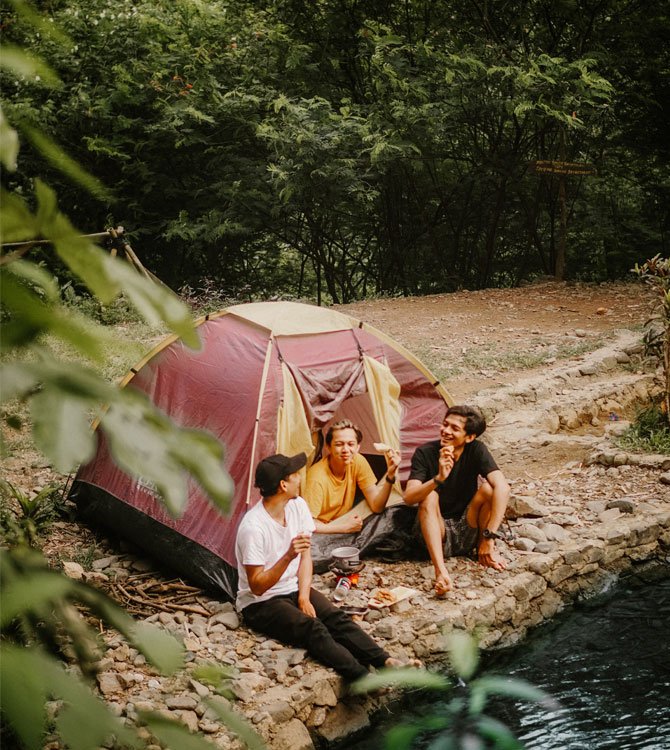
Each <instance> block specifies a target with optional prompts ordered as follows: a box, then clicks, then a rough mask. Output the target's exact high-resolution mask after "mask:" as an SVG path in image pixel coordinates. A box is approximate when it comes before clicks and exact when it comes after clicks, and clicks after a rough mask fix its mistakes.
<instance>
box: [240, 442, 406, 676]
mask: <svg viewBox="0 0 670 750" xmlns="http://www.w3.org/2000/svg"><path fill="white" fill-rule="evenodd" d="M305 463H306V457H305V454H304V453H299V454H298V455H297V456H291V457H289V456H284V455H282V454H277V455H274V456H270V457H269V458H265V459H263V460H262V461H261V462H260V463H259V464H258V466H257V467H256V487H258V488H259V489H260V491H261V495H262V501H261V502H259V503H257V504H256V505H255V506H254V507H253V508H251V510H250V511H249V512H248V513H247V514H246V515H245V516H244V518H243V519H242V522H241V523H240V526H239V528H238V531H237V540H236V543H235V555H236V557H237V570H238V574H239V590H238V594H237V609H238V610H239V611H240V613H241V614H242V617H243V619H244V621H245V622H246V624H247V625H248V626H249V627H251V628H252V629H253V630H256V631H258V632H260V633H263V634H265V635H268V636H270V637H271V638H275V639H276V640H278V641H282V642H284V643H288V644H289V645H291V646H296V647H299V648H305V649H307V652H308V653H309V654H310V656H312V657H314V658H315V659H316V660H318V661H320V662H321V663H322V664H325V665H326V666H329V667H332V668H333V669H334V670H335V671H336V672H338V673H339V674H341V675H342V677H344V678H345V679H346V680H348V681H353V680H356V679H358V678H359V677H363V676H364V675H366V674H368V667H369V666H375V667H398V666H402V662H401V661H400V660H399V659H394V658H392V657H391V656H389V654H388V653H387V652H386V651H384V649H383V648H381V646H379V645H378V644H377V643H376V642H375V641H374V640H373V639H372V638H371V637H370V636H369V635H368V634H367V633H366V632H365V631H364V630H362V629H361V628H360V627H359V626H358V625H357V624H356V623H355V622H354V621H353V620H352V619H351V618H350V617H349V616H348V615H347V614H346V613H345V612H343V611H342V610H340V609H338V608H337V607H336V606H335V605H334V604H332V603H331V602H330V601H329V599H327V598H326V597H325V596H324V595H323V594H321V593H320V592H318V591H316V590H315V589H313V588H311V584H312V556H311V552H310V538H311V535H312V532H313V531H314V521H313V519H312V515H311V513H310V512H309V509H308V507H307V503H305V501H304V500H303V499H302V497H300V495H299V493H300V474H299V473H298V472H299V471H300V469H302V467H303V466H304V465H305ZM415 665H416V666H418V663H415Z"/></svg>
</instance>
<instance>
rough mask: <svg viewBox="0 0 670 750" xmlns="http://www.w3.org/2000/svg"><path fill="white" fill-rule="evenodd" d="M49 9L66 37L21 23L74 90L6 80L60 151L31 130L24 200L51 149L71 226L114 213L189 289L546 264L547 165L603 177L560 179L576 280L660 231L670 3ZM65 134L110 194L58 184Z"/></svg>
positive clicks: (151, 261) (554, 190)
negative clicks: (543, 166)
mask: <svg viewBox="0 0 670 750" xmlns="http://www.w3.org/2000/svg"><path fill="white" fill-rule="evenodd" d="M48 13H49V17H50V18H53V19H54V20H55V21H57V24H51V23H43V25H44V26H47V27H49V26H51V27H53V26H56V25H59V26H62V27H63V28H64V30H65V32H66V34H67V38H68V39H69V42H68V44H67V45H62V44H57V43H56V42H55V41H54V40H53V39H52V38H50V37H48V36H45V35H44V32H43V31H41V30H40V31H39V33H38V30H37V29H36V28H35V27H33V26H31V25H30V24H26V23H10V24H9V25H8V27H7V31H6V35H7V36H8V41H9V42H10V43H14V44H23V45H25V46H27V47H28V48H29V49H31V50H34V51H35V52H36V53H38V54H40V55H41V56H42V57H45V58H47V59H48V60H49V62H50V66H51V69H52V70H53V71H54V72H55V73H57V74H58V76H60V79H61V80H62V82H63V84H64V85H62V86H61V87H60V88H57V89H55V88H53V87H49V86H45V85H44V80H45V76H44V75H43V74H42V73H40V72H37V71H36V69H34V68H31V67H30V65H31V64H32V63H34V62H35V60H36V55H35V56H32V57H31V58H30V59H28V58H25V59H24V63H25V65H23V66H21V68H20V71H21V75H22V78H21V79H20V80H19V82H18V85H14V83H15V82H13V81H12V82H11V85H8V86H4V87H3V95H4V98H5V107H6V111H7V112H9V113H10V115H11V117H12V121H13V122H14V123H15V124H16V123H18V124H19V126H20V129H21V132H22V133H23V134H24V136H25V139H28V138H29V137H30V136H29V134H30V133H31V132H32V130H31V129H35V127H36V126H38V125H39V127H41V128H42V129H43V130H44V131H46V136H47V137H48V138H49V139H50V140H51V142H52V143H51V144H50V145H49V146H47V145H46V143H45V141H44V140H43V141H41V142H39V143H37V142H35V141H31V143H33V147H31V148H30V149H26V150H25V151H24V153H23V154H22V157H21V159H22V165H23V169H22V171H21V175H18V174H17V175H16V176H15V177H13V178H12V179H11V180H10V181H11V182H14V183H15V184H16V185H17V186H18V187H21V189H22V190H24V191H25V193H26V194H28V193H29V191H30V190H31V186H30V184H29V182H28V180H27V179H26V177H24V175H30V174H32V173H35V169H34V164H35V162H36V161H37V159H38V158H41V157H40V156H39V155H38V152H39V150H40V148H41V149H42V150H43V152H47V151H49V152H53V156H52V158H51V163H52V164H53V165H55V166H54V168H53V169H51V170H50V171H49V172H48V179H49V182H50V184H52V185H55V186H57V187H58V192H59V196H60V197H61V201H62V202H63V205H67V206H68V213H69V214H70V215H72V216H73V217H74V218H75V220H76V222H77V223H79V224H81V225H82V226H84V225H88V227H89V228H91V229H99V228H100V227H102V226H104V225H107V224H108V222H109V217H110V216H112V217H113V216H118V218H119V219H122V223H124V225H126V226H130V227H132V228H133V231H134V234H133V236H134V239H135V240H136V242H137V246H138V247H139V248H141V249H142V251H143V253H144V258H145V260H146V262H147V266H148V267H151V268H152V269H153V270H154V271H155V272H157V273H158V275H159V276H160V277H161V278H164V279H165V280H166V281H167V282H168V283H170V284H171V285H172V286H174V287H175V288H176V287H179V286H182V285H184V284H188V285H190V286H191V287H192V288H194V289H197V288H198V287H199V285H200V279H201V278H205V277H207V278H209V279H213V280H215V281H216V283H217V285H218V287H219V289H220V292H221V295H222V297H224V298H225V299H239V298H243V299H252V298H253V299H262V298H268V297H272V296H273V295H277V294H281V295H288V296H289V297H297V298H301V297H316V298H317V299H318V300H320V301H326V302H327V301H343V302H344V301H350V300H352V299H355V298H361V297H367V296H369V295H376V294H380V293H387V294H388V293H391V294H396V293H402V294H408V293H430V292H440V291H451V290H454V289H458V288H462V287H466V288H473V287H480V286H484V285H491V284H498V285H511V284H516V283H518V282H519V280H520V279H523V278H527V277H529V276H532V275H533V274H537V273H548V272H551V271H552V270H553V268H554V263H555V256H556V252H557V248H556V237H557V232H558V227H559V223H560V216H559V204H558V189H559V181H558V180H557V179H556V178H555V177H552V176H547V175H544V176H541V175H534V174H530V173H529V170H528V164H529V162H531V161H534V160H536V159H563V160H568V161H583V162H589V163H592V164H593V165H594V166H595V167H597V169H598V177H597V178H592V177H589V178H584V179H578V178H570V179H568V180H567V186H566V190H567V206H568V210H569V216H568V228H569V237H568V243H567V256H568V257H567V269H568V272H569V273H570V274H571V275H572V276H574V277H577V278H583V279H592V280H597V279H602V278H615V277H617V276H621V275H623V274H625V272H626V270H627V269H628V268H629V267H630V265H631V264H632V262H634V261H636V260H638V259H639V258H640V257H648V254H649V247H653V246H654V245H656V246H659V245H661V243H662V242H663V241H664V239H663V236H662V234H661V232H660V230H659V227H661V226H663V221H664V215H665V214H664V211H665V210H666V209H665V207H666V206H667V199H666V198H667V190H668V187H669V186H670V174H669V173H668V169H667V158H665V159H664V158H663V153H662V152H663V149H664V148H665V147H664V146H663V144H664V143H665V140H664V130H663V128H664V120H665V119H667V118H664V114H663V113H664V112H665V109H664V104H663V102H664V101H665V99H667V96H665V98H664V92H666V90H667V89H666V87H667V83H666V82H665V79H664V78H663V75H662V71H663V70H666V69H667V64H668V52H667V50H666V47H667V45H663V44H662V43H661V40H662V39H664V36H667V31H668V23H669V21H668V19H667V14H663V12H662V11H661V10H660V6H658V4H652V6H650V7H649V8H643V7H642V6H635V7H631V6H630V4H628V3H625V2H623V0H607V2H605V3H602V4H600V5H599V6H598V7H597V8H594V9H592V11H590V12H588V13H585V12H583V9H581V7H580V6H577V5H574V4H566V3H561V4H555V5H553V6H551V7H550V8H548V7H547V5H546V3H539V2H531V3H518V2H513V3H507V4H505V5H498V6H497V7H495V8H490V9H489V10H488V11H487V13H486V14H484V15H481V14H480V13H479V12H478V10H477V6H476V5H473V4H471V3H460V2H459V3H452V4H449V5H448V6H445V5H444V4H443V5H442V6H440V7H437V6H435V4H433V5H431V7H430V8H427V6H425V4H421V3H416V2H410V3H403V4H398V3H367V4H354V5H347V7H346V10H345V9H343V6H342V4H341V3H340V2H335V0H322V1H321V2H318V3H309V4H304V3H298V2H295V0H286V1H285V2H282V3H251V2H235V3H223V2H221V1H220V0H214V1H213V2H209V3H200V2H194V1H193V0H188V1H186V2H180V3H159V4H156V3H150V2H147V1H146V0H143V1H141V2H131V0H121V1H120V2H119V1H118V0H115V2H112V1H111V0H88V1H87V2H86V3H81V2H74V3H66V4H55V5H54V4H51V5H50V6H49V9H48ZM45 16H46V12H45V14H44V16H42V15H41V14H40V13H38V12H35V13H34V17H35V19H34V20H35V21H36V20H37V19H41V20H42V21H43V22H44V20H45ZM10 17H11V14H10ZM12 20H13V19H12ZM110 38H114V39H122V40H123V49H124V55H123V60H120V59H119V54H118V49H117V47H116V45H114V44H110V43H109V40H110ZM615 47H616V48H618V49H620V50H621V54H617V55H614V54H613V53H612V52H611V50H612V49H614V48H615ZM651 50H653V56H652V55H651ZM652 57H653V60H652ZM647 59H649V60H650V62H649V64H645V63H644V62H643V61H645V60H647ZM10 62H11V57H10ZM15 69H18V67H17V66H15ZM36 76H40V77H41V78H42V79H43V80H41V81H37V80H36V79H35V77H36ZM643 123H644V125H642V124H643ZM0 128H1V125H0ZM0 137H2V131H1V129H0ZM53 142H58V143H65V144H67V151H68V153H69V154H70V155H71V156H73V157H75V158H76V162H77V163H78V164H81V165H82V166H83V167H84V168H87V169H88V171H89V172H91V171H95V174H96V175H97V176H99V178H100V180H101V182H103V183H105V184H107V185H109V186H110V189H109V190H108V192H107V194H106V195H105V193H104V191H103V190H100V189H98V187H96V189H95V192H94V193H85V192H84V191H83V190H82V188H81V187H79V186H80V185H81V184H82V180H83V181H84V182H86V181H87V178H83V177H82V176H81V175H79V176H78V175H76V174H69V176H68V177H67V178H62V177H61V175H60V173H58V172H56V168H62V167H63V165H64V164H65V163H66V160H65V158H64V156H63V155H62V154H61V155H60V156H58V155H57V154H56V152H55V151H54V149H53V148H51V146H53ZM87 184H88V183H87ZM91 224H92V225H93V226H91ZM661 247H662V245H661Z"/></svg>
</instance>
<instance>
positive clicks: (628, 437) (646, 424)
mask: <svg viewBox="0 0 670 750" xmlns="http://www.w3.org/2000/svg"><path fill="white" fill-rule="evenodd" d="M615 443H616V444H617V445H618V446H619V447H620V448H624V449H625V450H628V451H634V452H636V453H661V454H663V455H670V426H669V425H668V421H667V419H666V417H665V414H663V412H662V411H661V409H660V408H659V407H658V406H650V407H648V408H647V409H643V410H642V411H640V412H639V413H638V415H637V416H636V417H635V421H634V422H633V423H632V424H631V426H630V427H629V428H628V429H627V430H626V432H624V434H623V435H621V436H620V437H618V438H617V439H616V440H615Z"/></svg>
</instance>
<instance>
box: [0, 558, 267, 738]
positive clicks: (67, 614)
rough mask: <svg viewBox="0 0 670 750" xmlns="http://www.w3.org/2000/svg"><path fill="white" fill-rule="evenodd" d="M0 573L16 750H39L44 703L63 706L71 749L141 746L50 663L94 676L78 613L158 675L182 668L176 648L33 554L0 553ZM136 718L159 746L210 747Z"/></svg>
mask: <svg viewBox="0 0 670 750" xmlns="http://www.w3.org/2000/svg"><path fill="white" fill-rule="evenodd" d="M0 574H1V577H2V581H3V586H2V591H1V593H0V633H1V635H2V640H1V642H0V691H1V692H2V697H3V705H2V709H3V717H4V718H5V719H6V720H8V721H9V726H10V728H11V731H12V732H13V733H14V735H15V736H16V738H17V739H18V742H20V744H21V747H25V748H27V749H28V750H33V749H35V750H37V749H38V748H41V747H42V746H43V736H44V734H45V732H46V730H47V728H48V718H47V714H46V711H45V708H44V706H45V703H46V701H47V700H62V701H64V705H63V707H62V708H61V709H60V710H59V712H58V715H57V716H56V720H55V730H56V732H57V734H58V735H59V737H60V738H61V739H62V741H63V742H64V743H65V744H66V745H67V747H70V748H73V750H90V748H92V747H100V746H101V745H103V744H105V743H106V742H108V741H109V739H110V738H111V737H113V738H115V742H116V743H117V744H118V745H121V746H123V747H133V748H140V747H144V746H145V742H144V740H142V739H141V738H140V736H139V735H138V733H137V729H136V728H134V727H128V726H125V725H124V724H123V723H122V722H121V720H120V719H118V718H117V717H116V716H114V715H113V714H112V713H111V712H110V711H109V709H108V708H107V707H106V706H105V705H104V703H103V702H102V701H101V700H99V699H98V698H96V697H95V696H94V695H93V694H92V692H91V691H90V688H89V686H88V684H86V683H85V682H84V681H82V679H81V678H79V677H77V675H76V672H75V670H73V669H72V668H70V669H68V670H66V669H64V668H63V666H62V664H61V663H60V661H59V660H58V659H57V658H56V657H57V656H60V657H61V658H64V659H66V660H67V661H70V662H71V663H73V664H76V665H77V668H78V670H80V671H81V673H82V674H83V676H84V677H85V678H89V679H90V678H91V677H93V676H94V675H95V673H96V670H97V661H98V658H99V655H100V643H99V640H98V637H97V634H96V632H95V631H94V630H92V629H91V628H90V627H89V626H88V625H86V623H85V622H84V620H83V619H82V617H81V616H80V614H79V612H78V611H77V608H80V607H83V608H84V609H86V610H87V611H88V612H89V613H90V614H91V615H93V616H95V617H97V618H100V619H101V620H102V621H104V622H105V623H106V624H107V625H108V626H111V627H113V628H115V629H116V630H118V631H119V632H120V633H121V634H122V635H123V636H124V637H125V638H126V639H127V640H128V642H129V643H130V644H131V645H132V646H134V647H135V648H136V649H138V650H139V651H140V652H141V653H142V654H144V656H145V657H146V658H147V660H148V661H149V662H150V663H151V664H153V665H154V666H155V667H156V668H157V669H158V670H159V671H160V672H162V673H163V674H172V673H173V672H174V671H175V670H177V669H179V668H180V667H181V666H182V664H183V652H184V651H183V647H182V645H181V644H180V643H178V642H177V641H176V640H175V639H174V638H173V637H172V636H171V635H169V634H168V633H166V632H164V631H162V630H159V629H158V628H155V627H153V626H149V625H146V624H144V623H141V624H138V623H136V622H135V621H134V620H133V619H132V618H131V617H129V616H128V615H127V614H126V612H124V611H123V610H122V609H121V608H120V607H118V606H117V605H116V604H114V603H113V602H112V601H111V600H110V599H108V598H107V597H106V596H105V595H104V594H102V593H101V592H99V591H97V590H96V589H93V588H91V587H89V586H87V585H85V584H82V583H79V582H77V581H72V580H70V579H69V578H65V577H64V576H62V575H60V574H58V573H57V572H55V571H53V570H50V569H49V568H48V567H47V566H46V564H45V561H44V560H43V559H42V557H41V555H39V554H38V553H37V552H35V551H33V550H29V549H27V548H25V547H17V548H16V549H14V550H12V551H11V552H9V551H6V550H0ZM26 646H29V647H30V648H26ZM211 708H212V710H214V711H215V712H216V713H217V714H219V716H220V718H221V719H222V720H224V721H227V722H228V723H229V726H230V727H231V729H233V731H235V732H236V733H237V734H238V735H239V736H240V737H241V738H242V739H243V740H244V741H245V742H246V743H247V747H249V748H255V749H256V750H260V749H261V748H263V747H264V745H263V742H262V740H261V739H260V738H259V736H258V735H257V734H256V733H255V732H254V731H253V730H251V729H250V728H249V727H248V726H247V725H246V723H245V722H244V721H243V720H242V719H240V717H239V716H237V715H235V714H233V712H230V711H225V710H224V709H222V708H221V707H220V706H218V705H217V704H214V703H212V705H211ZM141 718H142V721H143V722H144V723H145V724H146V725H147V726H148V727H149V729H150V730H151V732H152V734H153V735H154V736H155V737H156V738H157V739H158V740H159V741H161V742H164V743H165V744H166V746H169V747H178V748H189V749H191V748H192V750H211V748H212V745H211V744H209V743H208V742H205V741H204V740H203V739H202V737H200V736H197V735H192V734H190V733H189V731H188V729H187V728H186V727H185V726H184V725H183V724H179V723H178V722H175V721H170V720H167V719H165V717H163V716H160V715H158V714H154V713H145V714H143V715H142V717H141Z"/></svg>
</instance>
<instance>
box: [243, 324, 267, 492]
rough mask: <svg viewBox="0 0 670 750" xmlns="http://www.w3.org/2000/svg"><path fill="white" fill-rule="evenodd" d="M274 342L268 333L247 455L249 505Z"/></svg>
mask: <svg viewBox="0 0 670 750" xmlns="http://www.w3.org/2000/svg"><path fill="white" fill-rule="evenodd" d="M273 343H274V336H272V334H270V340H269V341H268V348H267V349H266V350H265V362H264V363H263V374H262V376H261V387H260V389H259V392H258V403H257V405H256V422H255V424H254V439H253V442H252V443H251V456H250V457H249V478H248V479H247V497H246V500H245V504H246V505H249V501H250V499H251V489H252V487H253V485H252V480H253V476H254V470H255V468H256V441H257V440H258V426H259V424H260V421H261V406H262V405H263V394H264V393H265V384H266V382H267V379H268V372H269V370H270V356H271V354H272V345H273Z"/></svg>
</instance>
